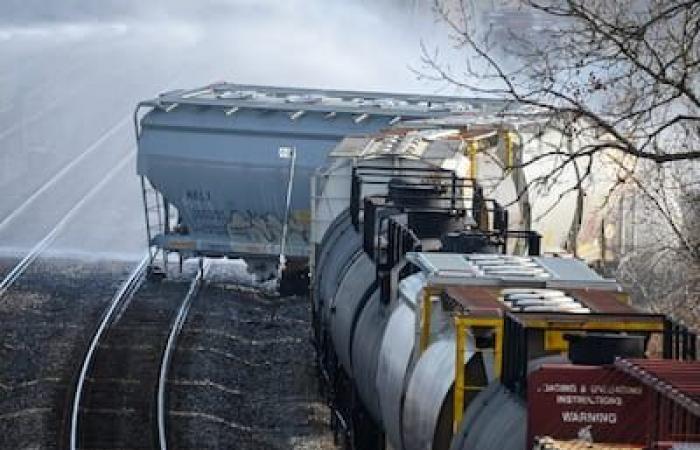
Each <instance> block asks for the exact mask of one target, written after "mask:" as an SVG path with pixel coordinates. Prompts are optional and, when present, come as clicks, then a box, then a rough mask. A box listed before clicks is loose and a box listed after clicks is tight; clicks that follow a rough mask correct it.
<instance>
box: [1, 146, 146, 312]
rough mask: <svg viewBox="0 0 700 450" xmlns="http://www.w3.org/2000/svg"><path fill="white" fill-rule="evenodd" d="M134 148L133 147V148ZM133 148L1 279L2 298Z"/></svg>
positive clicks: (124, 162)
mask: <svg viewBox="0 0 700 450" xmlns="http://www.w3.org/2000/svg"><path fill="white" fill-rule="evenodd" d="M132 150H133V149H132ZM132 150H130V151H129V153H128V154H127V155H126V156H124V157H123V158H122V160H121V161H120V162H119V163H118V164H117V165H116V166H114V167H112V168H111V169H110V170H109V171H108V172H107V174H106V175H105V176H104V177H103V178H102V180H100V182H99V183H97V184H96V185H94V186H93V187H92V189H90V190H89V191H88V192H87V193H86V194H85V195H84V196H83V197H82V198H81V199H80V200H79V201H78V202H77V203H76V204H75V205H73V207H72V208H71V209H70V210H69V211H68V212H67V213H66V215H65V216H63V218H62V219H61V220H60V221H59V222H58V223H57V224H56V225H55V226H54V227H53V228H52V229H51V231H49V233H48V234H47V235H46V236H44V238H43V239H42V240H41V241H39V242H38V243H37V244H36V245H35V246H34V247H33V248H32V249H31V250H30V251H29V253H27V254H26V255H25V256H24V258H22V260H21V261H20V262H19V263H17V265H16V266H15V267H13V268H12V270H11V271H10V273H9V274H7V276H6V277H5V278H4V279H3V280H2V281H0V298H2V296H3V295H4V294H5V292H6V291H7V290H8V289H9V288H10V286H12V284H13V283H14V282H15V281H17V279H18V278H19V277H20V276H22V274H23V273H24V272H25V271H26V270H27V268H28V267H29V266H30V265H31V264H32V263H33V262H34V260H36V259H37V258H38V257H39V255H40V254H41V252H42V251H44V249H46V247H48V246H49V245H50V244H51V243H52V242H53V241H54V240H55V239H56V238H57V237H58V234H59V233H60V232H61V231H62V230H63V228H65V226H66V225H67V224H68V223H69V222H70V220H71V219H73V217H74V216H75V215H76V214H77V212H78V211H79V210H80V209H81V208H82V207H83V206H84V205H85V204H86V203H87V202H89V201H90V200H92V199H93V197H95V195H97V193H98V192H100V191H101V190H102V188H104V187H105V185H106V184H107V183H108V182H110V181H111V180H112V179H113V178H114V176H115V175H116V174H117V173H118V172H119V171H120V170H122V169H123V168H124V167H125V166H126V164H127V163H128V162H129V161H130V160H131V159H132V158H133V157H134V156H136V154H135V152H133V151H132Z"/></svg>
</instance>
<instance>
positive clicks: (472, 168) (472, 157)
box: [467, 140, 479, 179]
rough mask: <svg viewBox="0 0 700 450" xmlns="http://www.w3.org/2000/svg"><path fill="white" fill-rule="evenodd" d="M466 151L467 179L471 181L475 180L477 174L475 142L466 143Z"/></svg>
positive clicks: (476, 147) (476, 148)
mask: <svg viewBox="0 0 700 450" xmlns="http://www.w3.org/2000/svg"><path fill="white" fill-rule="evenodd" d="M467 150H468V152H469V177H470V178H472V179H476V175H477V173H478V170H477V165H476V155H477V153H478V151H479V149H478V146H477V141H474V140H471V141H468V142H467Z"/></svg>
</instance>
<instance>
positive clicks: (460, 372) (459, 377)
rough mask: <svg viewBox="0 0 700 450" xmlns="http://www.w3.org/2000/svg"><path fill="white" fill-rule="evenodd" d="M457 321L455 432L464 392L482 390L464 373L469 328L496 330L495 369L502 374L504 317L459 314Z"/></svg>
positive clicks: (461, 413) (462, 406)
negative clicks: (471, 383) (471, 384)
mask: <svg viewBox="0 0 700 450" xmlns="http://www.w3.org/2000/svg"><path fill="white" fill-rule="evenodd" d="M454 321H455V387H454V408H453V409H454V413H453V414H454V417H453V421H452V426H453V429H454V431H455V432H457V428H458V427H459V424H460V422H462V418H463V416H464V392H465V391H476V390H481V389H482V388H481V387H479V386H470V385H468V384H467V382H468V380H467V379H466V375H465V374H464V354H465V352H466V350H467V348H466V345H467V330H470V329H472V328H491V329H493V330H494V331H495V334H496V340H495V342H494V346H493V371H494V374H495V376H496V377H500V376H501V363H502V361H501V352H502V350H503V319H501V318H491V317H489V318H483V317H469V316H465V315H461V314H460V315H458V316H455V318H454Z"/></svg>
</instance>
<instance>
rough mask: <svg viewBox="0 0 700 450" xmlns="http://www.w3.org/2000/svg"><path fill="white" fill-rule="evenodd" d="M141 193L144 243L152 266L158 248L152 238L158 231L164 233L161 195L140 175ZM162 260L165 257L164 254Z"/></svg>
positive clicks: (165, 258)
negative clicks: (144, 229)
mask: <svg viewBox="0 0 700 450" xmlns="http://www.w3.org/2000/svg"><path fill="white" fill-rule="evenodd" d="M141 193H142V195H143V208H144V217H145V219H146V245H147V246H148V253H149V255H150V262H149V266H150V267H152V266H153V261H154V260H155V259H156V257H157V256H158V252H159V251H160V249H159V248H157V247H155V246H154V245H153V238H154V237H155V236H156V235H158V234H159V233H164V232H165V230H164V229H163V226H164V224H163V211H162V204H163V202H162V196H161V195H160V193H159V192H158V191H157V190H155V189H154V188H153V186H151V183H150V182H149V181H148V180H146V178H145V177H143V176H142V177H141ZM163 260H164V261H166V260H167V257H165V256H164V258H163Z"/></svg>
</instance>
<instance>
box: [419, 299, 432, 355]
mask: <svg viewBox="0 0 700 450" xmlns="http://www.w3.org/2000/svg"><path fill="white" fill-rule="evenodd" d="M432 296H433V291H432V289H430V288H428V287H427V286H426V287H425V288H424V289H423V304H422V305H421V322H420V325H421V333H420V353H423V352H424V351H425V349H426V348H428V344H430V316H431V314H432V304H431V299H432Z"/></svg>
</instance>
